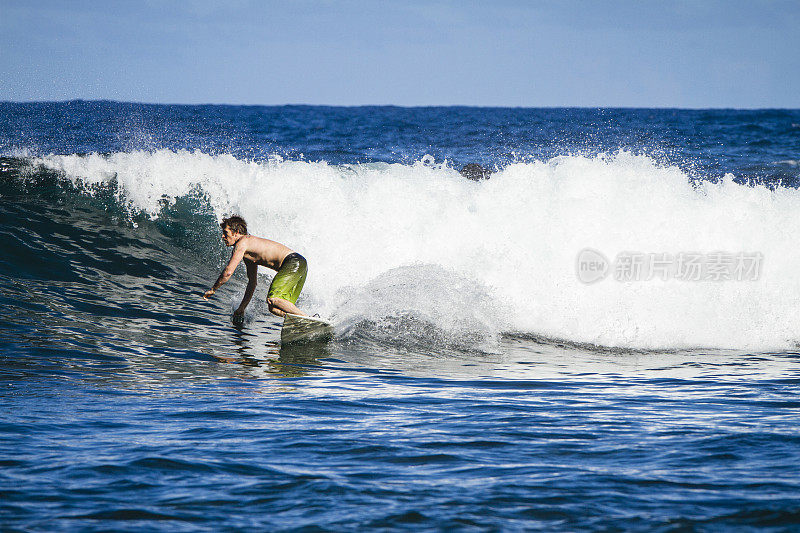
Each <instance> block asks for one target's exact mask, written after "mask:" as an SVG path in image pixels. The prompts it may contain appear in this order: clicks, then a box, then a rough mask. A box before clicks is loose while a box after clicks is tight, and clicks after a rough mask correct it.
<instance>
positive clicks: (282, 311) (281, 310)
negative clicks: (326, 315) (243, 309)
mask: <svg viewBox="0 0 800 533" xmlns="http://www.w3.org/2000/svg"><path fill="white" fill-rule="evenodd" d="M267 307H268V308H269V312H270V313H272V314H273V315H278V316H284V315H286V313H290V314H292V315H300V316H308V315H307V314H305V313H304V312H302V311H301V310H300V309H298V308H297V306H296V305H294V304H293V303H292V302H290V301H289V300H284V299H283V298H267Z"/></svg>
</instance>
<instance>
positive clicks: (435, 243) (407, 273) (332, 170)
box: [36, 150, 800, 350]
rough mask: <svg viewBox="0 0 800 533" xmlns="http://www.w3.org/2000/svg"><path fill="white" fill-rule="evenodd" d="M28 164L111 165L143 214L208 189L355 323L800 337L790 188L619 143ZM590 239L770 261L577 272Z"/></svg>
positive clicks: (632, 341)
mask: <svg viewBox="0 0 800 533" xmlns="http://www.w3.org/2000/svg"><path fill="white" fill-rule="evenodd" d="M36 162H37V163H39V164H42V165H44V166H46V167H49V168H51V169H56V170H59V171H62V172H63V173H64V174H65V175H66V176H67V177H69V178H70V179H72V180H74V181H77V180H81V181H83V182H84V183H88V184H92V183H101V182H108V181H110V180H113V179H116V180H117V182H118V184H119V185H120V187H121V189H122V190H123V191H124V195H125V198H126V199H127V201H128V202H130V205H131V207H134V208H136V209H141V210H144V211H146V212H149V213H151V214H153V215H156V214H157V213H158V212H159V209H160V208H161V204H160V202H162V198H164V197H167V198H174V197H177V196H181V195H185V194H187V193H189V192H190V191H192V190H196V189H197V188H198V187H199V188H201V189H202V190H203V191H204V192H205V193H206V194H207V195H208V198H209V201H210V203H211V205H212V207H213V208H214V210H215V212H216V213H217V214H218V215H219V216H222V215H223V214H226V213H240V214H242V215H243V216H244V217H245V218H246V219H247V220H248V223H249V225H250V227H251V228H252V232H253V233H255V234H259V235H264V236H268V237H270V238H273V239H275V240H278V241H281V242H284V243H285V244H287V245H288V246H290V247H292V248H294V249H296V250H297V251H299V252H301V253H302V254H303V255H305V256H306V257H307V258H308V259H309V264H310V274H309V279H308V282H307V285H306V289H305V291H304V292H305V293H307V295H308V296H309V297H310V298H311V299H312V300H313V301H314V302H315V303H317V304H318V305H319V308H320V310H321V311H322V312H323V313H324V314H329V315H334V316H341V317H345V319H346V320H347V321H349V323H352V322H353V321H354V320H355V318H354V316H353V313H354V311H353V309H354V307H353V306H354V305H355V304H354V303H353V302H357V305H358V306H360V307H363V308H364V317H365V318H370V317H371V318H374V315H375V314H376V313H378V314H384V315H386V314H388V315H391V314H393V313H394V314H396V315H398V316H400V315H402V314H404V313H408V312H412V313H424V314H425V315H426V316H431V317H436V314H437V313H440V318H438V319H437V318H434V320H438V321H439V323H438V325H439V326H441V327H442V328H444V329H445V330H446V329H447V328H448V327H451V328H452V329H453V331H456V332H457V331H458V329H459V328H462V329H463V328H464V327H468V328H478V329H480V328H483V329H485V330H491V329H493V328H494V329H495V330H496V331H494V333H499V332H500V330H503V331H517V332H525V333H532V334H537V335H542V336H547V337H552V338H559V339H565V340H570V341H574V342H581V343H596V344H602V345H607V346H618V347H637V348H663V347H673V348H681V347H698V346H703V347H721V348H739V349H754V350H767V349H780V348H787V347H790V346H794V344H795V340H796V339H798V338H800V335H798V331H800V325H799V324H798V318H797V317H798V316H799V315H800V298H798V295H800V249H798V247H797V246H796V242H795V241H796V235H797V233H798V229H800V192H798V191H796V190H793V189H777V190H775V191H771V190H769V189H767V188H765V187H761V186H755V187H753V186H744V185H739V184H736V183H734V181H733V179H732V176H726V178H725V179H724V180H723V181H722V182H721V183H718V184H712V183H705V184H703V185H702V186H699V187H696V188H695V187H693V186H692V185H691V184H690V180H689V178H688V176H687V175H686V174H685V173H684V172H682V171H681V170H680V169H679V168H676V167H663V166H659V165H658V164H656V163H655V162H654V161H653V160H652V159H650V158H647V157H645V156H635V155H631V154H629V153H626V152H621V153H619V154H615V155H603V156H598V157H582V156H564V157H558V158H555V159H552V160H549V161H540V162H534V163H524V164H523V163H520V164H514V165H510V166H508V167H506V168H505V169H503V170H502V171H500V172H498V173H496V174H494V175H493V176H492V178H491V179H489V180H486V181H481V182H474V181H469V180H466V179H464V178H463V177H462V176H460V175H459V174H458V173H457V172H456V171H454V170H452V169H450V168H447V167H446V166H433V165H430V164H424V163H422V162H420V163H417V164H413V165H400V164H370V165H354V166H333V165H328V164H326V163H324V162H318V163H310V162H300V161H282V160H280V159H275V160H273V161H270V162H266V163H254V162H246V161H241V160H237V159H235V158H234V157H232V156H230V155H218V156H211V155H207V154H203V153H198V152H185V151H181V152H171V151H166V150H162V151H157V152H131V153H116V154H112V155H108V156H102V155H89V156H48V157H44V158H40V159H37V160H36ZM587 247H590V248H593V249H595V250H598V251H601V252H602V253H603V254H605V255H606V256H607V257H613V256H615V255H616V254H617V253H619V252H623V251H641V252H653V253H660V252H665V253H678V252H683V251H687V252H688V251H692V252H703V253H710V252H714V251H728V252H760V253H761V254H763V258H764V259H763V263H762V265H761V267H762V268H761V275H760V278H759V279H758V280H757V281H738V282H737V281H723V282H719V281H717V282H712V281H706V282H689V281H678V280H674V279H671V280H667V281H661V280H652V281H641V282H630V283H622V282H617V281H615V280H613V279H606V280H604V281H601V282H598V283H595V284H592V285H585V284H582V283H581V282H580V281H579V280H578V279H577V277H576V274H575V259H576V256H577V254H578V253H579V252H580V251H581V250H582V249H584V248H587ZM443 272H444V273H449V274H442V273H443ZM465 280H467V281H465ZM426 283H427V284H428V285H426ZM449 284H452V286H453V287H457V288H458V289H457V290H449V287H448V285H449ZM443 285H444V286H443ZM421 287H422V288H424V290H421V289H420V288H421ZM476 307H478V308H479V310H477V309H476ZM454 317H461V318H464V319H465V320H464V321H463V322H458V320H455V321H454ZM356 318H357V317H356ZM453 324H455V325H453ZM458 324H461V325H458ZM464 324H466V326H465V325H464Z"/></svg>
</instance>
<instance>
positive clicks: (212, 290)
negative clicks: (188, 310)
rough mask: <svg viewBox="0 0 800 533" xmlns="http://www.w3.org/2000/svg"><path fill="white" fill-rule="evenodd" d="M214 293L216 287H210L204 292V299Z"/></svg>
mask: <svg viewBox="0 0 800 533" xmlns="http://www.w3.org/2000/svg"><path fill="white" fill-rule="evenodd" d="M213 295H214V289H208V290H207V291H206V292H204V293H203V300H208V299H209V298H211V297H212V296H213Z"/></svg>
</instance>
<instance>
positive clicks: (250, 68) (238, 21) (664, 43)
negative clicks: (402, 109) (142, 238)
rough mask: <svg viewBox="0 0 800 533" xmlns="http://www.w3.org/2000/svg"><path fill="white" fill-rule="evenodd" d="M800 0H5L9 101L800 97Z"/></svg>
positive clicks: (591, 103)
mask: <svg viewBox="0 0 800 533" xmlns="http://www.w3.org/2000/svg"><path fill="white" fill-rule="evenodd" d="M798 87H800V2H798V1H796V0H792V1H766V0H764V1H739V0H729V1H724V0H718V1H708V2H703V1H693V2H689V1H679V0H678V1H664V2H660V1H655V0H653V1H649V0H640V1H613V0H612V1H608V2H604V1H589V0H585V1H578V0H564V1H549V0H548V1H530V2H521V1H515V2H512V1H504V0H494V1H482V2H473V1H468V0H465V1H461V2H459V1H429V2H423V1H415V0H409V1H394V2H388V1H387V2H384V1H355V0H353V1H348V0H342V1H335V2H334V1H324V0H316V1H310V0H295V1H283V2H271V1H249V0H226V1H219V2H217V1H213V2H212V1H209V0H187V1H177V0H176V1H166V0H162V1H155V0H151V1H131V2H118V1H113V0H112V1H107V2H80V1H77V2H69V1H66V0H65V1H61V2H54V1H47V0H42V1H36V2H31V1H18V0H0V100H12V101H30V100H67V99H78V98H81V99H101V98H103V99H112V100H123V101H138V102H160V103H228V104H264V105H272V104H292V103H298V104H330V105H373V104H378V105H380V104H394V105H478V106H522V107H545V106H585V107H595V106H621V107H693V108H696V107H737V108H761V107H788V108H800V90H798Z"/></svg>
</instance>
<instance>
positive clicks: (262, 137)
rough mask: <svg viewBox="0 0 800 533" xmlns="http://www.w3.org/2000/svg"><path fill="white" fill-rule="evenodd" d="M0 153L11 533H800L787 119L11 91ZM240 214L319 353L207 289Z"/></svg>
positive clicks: (798, 132)
mask: <svg viewBox="0 0 800 533" xmlns="http://www.w3.org/2000/svg"><path fill="white" fill-rule="evenodd" d="M0 156H2V157H0V232H1V233H2V235H1V236H0V287H2V291H1V292H0V299H2V306H0V402H1V403H0V405H2V410H0V526H2V528H3V529H4V530H9V531H17V530H19V531H54V530H80V531H101V530H102V531H107V530H115V531H150V530H170V531H237V530H275V531H295V530H304V531H328V530H331V531H341V530H413V531H431V530H432V531H438V530H448V531H449V530H464V531H523V530H524V531H529V530H546V531H727V530H730V531H796V530H798V529H800V467H798V465H800V431H799V430H800V400H798V386H800V355H799V352H798V342H800V324H799V323H798V318H797V317H798V316H800V298H798V296H799V295H800V276H798V266H800V249H798V247H797V245H796V239H797V235H798V231H800V192H798V190H797V187H798V185H799V184H800V181H799V180H800V111H798V110H760V111H737V110H672V109H660V110H655V109H499V108H498V109H493V108H458V107H454V108H397V107H364V108H335V107H309V106H286V107H251V106H247V107H244V106H241V107H240V106H180V105H164V106H158V105H142V104H128V103H115V102H82V101H76V102H63V103H26V104H19V103H0ZM469 163H477V164H479V165H481V166H482V167H484V168H486V169H488V170H489V171H491V174H490V177H489V178H488V179H483V180H472V179H468V178H466V177H464V176H463V175H462V174H460V173H459V170H461V168H462V167H463V166H465V165H467V164H469ZM231 213H239V214H242V215H243V216H245V218H246V219H247V220H248V223H249V225H250V228H251V232H253V233H255V234H258V235H262V236H266V237H269V238H272V239H275V240H278V241H280V242H284V243H286V244H287V245H289V246H290V247H292V248H293V249H295V250H297V251H299V252H301V253H302V254H303V255H305V256H306V257H307V258H308V261H309V278H308V282H307V284H306V288H305V289H304V291H303V295H302V296H301V299H300V300H299V302H298V304H299V305H300V306H301V308H304V309H306V310H308V311H310V312H319V313H320V314H322V315H323V316H325V317H328V318H330V319H331V321H332V322H333V324H334V328H335V332H336V333H335V338H334V339H333V340H332V341H331V342H330V343H312V344H301V345H292V346H284V347H281V345H280V340H279V339H280V321H279V320H278V319H277V318H276V317H273V316H271V315H270V314H269V313H268V312H266V310H265V309H264V298H265V297H266V288H267V287H268V285H269V280H270V278H271V275H272V273H271V272H270V271H267V270H265V271H263V272H261V274H260V276H261V282H260V284H259V287H258V289H257V291H256V295H255V297H254V298H253V303H252V304H251V305H250V307H249V309H248V312H247V315H246V318H245V323H244V324H243V325H241V326H235V325H234V324H232V322H231V313H232V310H233V309H234V308H235V306H236V305H238V302H239V299H240V298H241V296H242V294H243V292H244V285H245V275H244V273H243V272H242V271H241V270H243V269H241V268H240V271H239V272H237V275H236V276H235V277H234V279H232V280H231V281H230V282H229V283H228V284H227V285H226V286H224V287H223V288H222V289H221V290H220V291H218V293H217V295H216V298H215V299H213V300H211V301H209V302H206V301H204V300H202V299H201V295H202V293H203V291H204V290H206V289H207V288H208V287H209V286H210V285H211V284H212V283H213V281H214V280H215V279H216V276H217V275H218V274H219V271H220V270H221V269H222V267H223V266H224V264H225V261H226V258H227V253H228V252H227V251H226V250H225V248H224V246H223V244H222V242H221V241H220V239H219V229H218V226H217V223H218V221H219V219H220V218H221V217H222V216H224V215H226V214H231ZM586 248H590V249H592V250H596V251H598V252H600V253H602V254H604V255H605V256H607V257H609V258H613V257H615V256H618V254H620V253H632V252H635V253H642V254H662V253H666V254H672V255H671V257H673V256H677V255H678V254H681V253H684V252H686V253H688V252H692V253H698V254H705V255H704V257H711V255H710V254H713V253H717V252H725V253H730V254H736V253H748V254H756V253H758V254H760V256H761V257H763V261H762V262H761V263H760V265H759V267H760V269H759V271H758V272H757V276H755V277H754V278H753V279H705V278H703V279H697V280H691V279H683V280H682V279H677V278H676V277H673V278H670V279H662V278H660V277H658V276H652V277H646V276H645V277H642V278H641V279H633V280H631V279H628V280H624V279H617V278H615V277H614V273H613V272H612V273H611V275H609V276H608V277H607V278H605V279H603V280H601V281H599V282H597V283H591V284H587V283H583V282H582V281H581V279H579V278H580V276H579V272H576V260H577V257H578V256H579V254H580V252H581V250H582V249H586Z"/></svg>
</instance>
